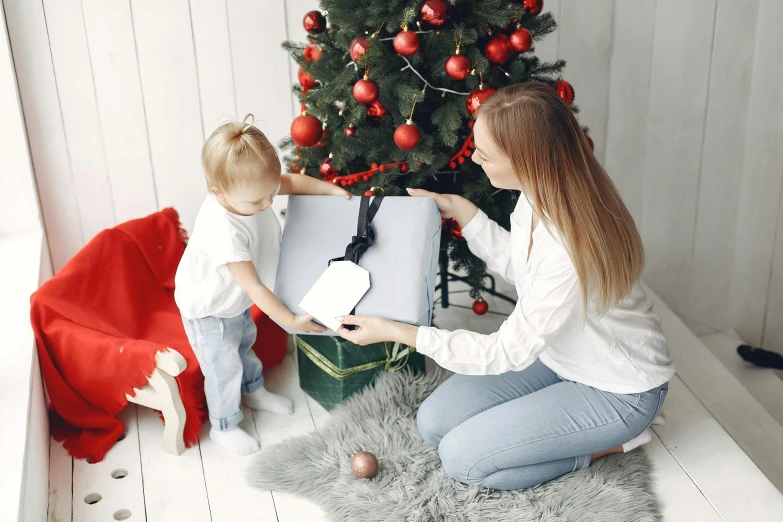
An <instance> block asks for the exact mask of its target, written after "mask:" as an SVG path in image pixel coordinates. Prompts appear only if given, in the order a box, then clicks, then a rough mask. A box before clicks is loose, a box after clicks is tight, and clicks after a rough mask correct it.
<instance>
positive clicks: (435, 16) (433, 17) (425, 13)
mask: <svg viewBox="0 0 783 522" xmlns="http://www.w3.org/2000/svg"><path fill="white" fill-rule="evenodd" d="M420 13H421V19H422V21H424V22H427V23H428V24H430V25H434V26H436V27H437V26H440V25H443V24H444V23H446V20H448V19H449V3H448V2H446V0H427V1H426V2H424V4H423V5H422V6H421V10H420Z"/></svg>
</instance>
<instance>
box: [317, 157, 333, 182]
mask: <svg viewBox="0 0 783 522" xmlns="http://www.w3.org/2000/svg"><path fill="white" fill-rule="evenodd" d="M318 171H319V172H320V173H321V177H322V178H324V180H326V181H332V180H333V179H334V178H336V177H337V170H336V169H335V168H334V167H333V166H332V158H326V159H325V160H323V161H322V162H321V166H320V167H318Z"/></svg>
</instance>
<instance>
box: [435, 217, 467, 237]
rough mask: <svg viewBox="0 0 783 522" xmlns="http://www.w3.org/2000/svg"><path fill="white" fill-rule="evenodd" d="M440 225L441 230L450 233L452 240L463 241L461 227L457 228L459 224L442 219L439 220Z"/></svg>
mask: <svg viewBox="0 0 783 522" xmlns="http://www.w3.org/2000/svg"><path fill="white" fill-rule="evenodd" d="M440 225H441V228H442V229H444V230H447V231H449V232H451V235H452V237H453V238H454V239H459V240H463V239H465V238H463V237H462V227H461V226H459V223H457V221H456V220H455V219H445V218H442V219H441V220H440Z"/></svg>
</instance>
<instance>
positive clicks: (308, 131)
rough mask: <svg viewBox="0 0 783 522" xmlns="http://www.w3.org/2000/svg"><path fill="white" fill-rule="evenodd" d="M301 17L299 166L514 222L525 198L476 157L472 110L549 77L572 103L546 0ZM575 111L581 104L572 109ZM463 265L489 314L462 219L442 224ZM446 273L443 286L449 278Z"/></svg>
mask: <svg viewBox="0 0 783 522" xmlns="http://www.w3.org/2000/svg"><path fill="white" fill-rule="evenodd" d="M320 5H321V11H311V12H309V13H307V15H306V16H305V18H304V21H303V25H304V29H305V30H306V31H307V33H308V34H307V38H308V40H309V42H308V43H307V44H302V43H297V42H285V43H284V44H283V47H284V48H285V49H286V50H288V51H289V52H290V54H291V56H292V57H293V58H294V60H295V61H296V62H297V63H298V64H299V66H300V69H299V81H300V84H301V85H298V86H295V87H294V90H295V92H296V93H297V94H298V95H299V98H300V100H301V111H302V112H301V115H300V116H298V117H297V118H295V120H294V122H293V124H292V125H291V138H289V139H286V140H283V142H282V143H281V147H282V148H283V149H284V150H287V151H288V153H287V156H286V161H287V163H288V167H289V169H290V171H291V172H301V173H304V174H307V175H310V176H316V177H322V178H324V179H326V180H328V181H332V182H334V183H339V184H341V185H342V186H344V187H348V188H349V190H351V191H353V192H354V193H355V194H374V193H375V192H380V191H382V193H383V194H385V195H387V196H396V195H403V194H405V192H404V189H405V187H413V188H419V187H420V188H425V189H427V190H431V191H435V192H440V193H453V194H460V195H462V196H464V197H466V198H467V199H469V200H471V201H473V202H474V203H475V204H476V205H477V206H478V207H479V208H481V209H482V210H483V211H484V212H486V213H487V214H488V215H489V217H490V218H492V219H494V220H496V221H497V222H498V223H500V224H501V225H503V226H505V227H506V228H508V227H509V216H510V214H511V213H512V211H513V209H514V206H515V205H516V199H517V197H518V195H517V194H515V193H512V192H511V191H507V190H497V189H495V188H494V187H493V186H492V185H491V184H490V182H489V180H488V179H487V177H486V176H485V175H484V173H483V172H482V170H481V168H480V167H479V166H478V165H476V164H475V163H474V162H472V161H470V155H471V152H472V149H473V147H474V146H475V144H474V142H473V133H472V130H471V129H472V126H473V122H472V121H471V114H472V113H473V112H474V111H475V110H476V109H477V108H478V106H479V105H480V104H481V103H482V102H483V101H484V100H485V99H487V98H488V97H489V96H491V95H492V93H493V92H495V90H497V89H499V88H501V87H503V86H506V85H511V84H514V83H519V82H530V81H534V82H544V83H547V84H550V85H551V86H552V88H553V89H557V92H558V94H560V96H561V97H562V98H563V99H564V100H565V101H566V102H567V103H568V104H569V105H571V104H572V103H573V100H574V90H573V88H572V87H571V85H570V84H568V82H566V81H563V80H562V79H559V75H560V72H561V70H562V69H563V66H564V65H565V62H564V61H562V60H559V61H556V62H551V63H550V62H541V61H540V60H539V59H538V58H536V56H535V55H534V50H535V47H534V43H535V42H536V41H538V40H540V39H541V38H543V37H544V36H546V35H547V34H549V33H551V32H553V31H554V30H555V27H556V24H555V21H554V19H553V17H552V15H551V14H549V13H542V9H543V0H524V1H522V0H517V1H510V0H505V1H501V0H452V1H451V2H448V1H446V0H426V1H423V0H384V1H378V0H321V2H320ZM572 109H573V110H575V111H576V107H575V106H573V105H572ZM449 261H450V262H451V265H452V266H453V267H454V268H455V269H457V270H458V271H460V272H462V273H465V274H466V276H464V277H457V276H455V275H452V278H457V279H462V280H464V281H466V282H467V283H468V284H469V285H470V287H471V296H472V297H473V298H474V299H479V300H478V301H477V302H476V303H474V310H475V311H476V313H485V312H486V310H487V307H486V304H485V302H483V301H481V300H480V296H481V294H482V292H485V291H491V288H490V287H489V286H488V285H487V282H488V281H492V280H491V278H488V276H487V273H486V266H485V264H484V262H483V261H481V260H479V259H478V258H476V257H475V256H473V254H472V253H471V252H470V250H469V249H468V246H467V243H466V242H465V241H464V240H463V239H462V237H461V231H460V230H459V226H458V225H457V224H456V223H455V222H444V233H443V234H442V245H441V259H440V266H441V283H442V287H441V290H442V291H445V292H446V293H445V294H442V295H444V297H443V298H444V301H445V303H444V304H447V301H446V299H447V295H448V294H447V287H446V288H444V286H445V285H447V281H448V279H447V268H448V267H449ZM444 281H445V282H446V283H445V284H444Z"/></svg>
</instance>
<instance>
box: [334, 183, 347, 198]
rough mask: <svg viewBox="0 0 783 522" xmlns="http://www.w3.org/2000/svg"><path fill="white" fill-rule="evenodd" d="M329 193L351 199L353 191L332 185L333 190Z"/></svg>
mask: <svg viewBox="0 0 783 522" xmlns="http://www.w3.org/2000/svg"><path fill="white" fill-rule="evenodd" d="M329 194H330V195H332V196H342V197H344V198H345V199H351V193H350V192H348V191H347V190H345V189H344V188H342V187H338V186H337V185H332V190H331V191H330V192H329Z"/></svg>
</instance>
